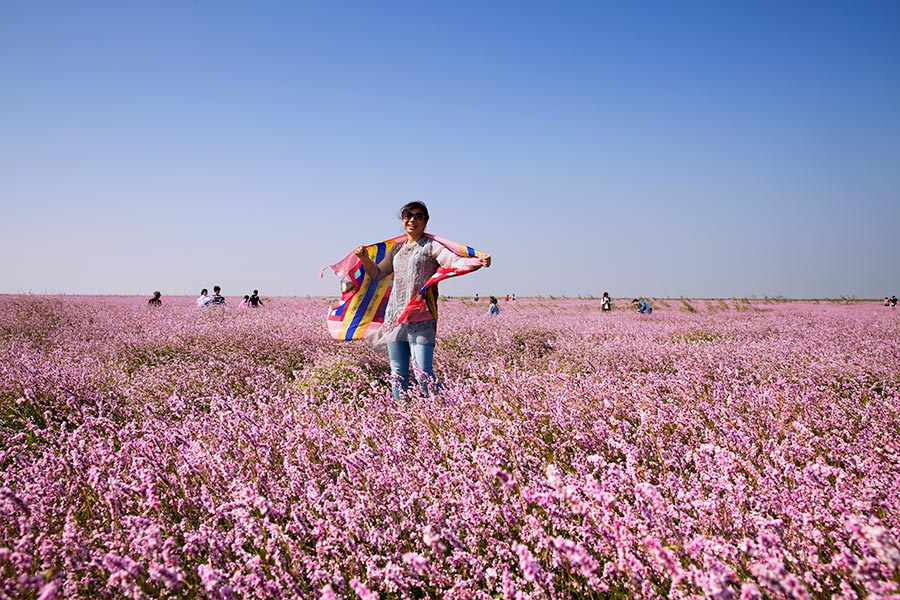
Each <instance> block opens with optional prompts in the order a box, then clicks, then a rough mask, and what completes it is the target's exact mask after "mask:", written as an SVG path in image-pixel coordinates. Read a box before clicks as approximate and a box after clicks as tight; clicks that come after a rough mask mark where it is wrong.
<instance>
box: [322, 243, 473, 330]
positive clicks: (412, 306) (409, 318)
mask: <svg viewBox="0 0 900 600" xmlns="http://www.w3.org/2000/svg"><path fill="white" fill-rule="evenodd" d="M425 236H426V237H428V238H430V239H431V240H432V243H434V242H437V243H439V244H441V245H442V246H444V247H445V248H447V249H448V250H450V251H451V252H453V253H454V254H456V255H457V256H460V257H463V258H466V259H467V260H466V261H464V266H462V267H457V268H446V267H442V266H440V265H438V269H437V271H435V273H434V275H432V276H431V277H429V278H428V281H426V282H425V285H423V286H422V287H421V288H420V289H419V291H418V292H416V295H415V296H414V297H413V299H412V300H410V302H409V304H407V305H406V308H404V310H403V312H402V313H401V314H400V317H399V318H398V319H397V323H398V324H400V323H417V322H419V321H429V320H431V319H434V320H435V321H437V298H438V286H437V284H438V282H440V281H443V280H444V279H447V278H448V277H456V276H458V275H465V274H467V273H471V272H472V271H474V270H476V269H477V268H479V267H480V266H481V258H482V257H484V256H487V255H486V254H485V253H484V252H480V251H478V250H475V249H474V248H472V247H471V246H466V245H465V244H458V243H456V242H451V241H450V240H445V239H443V238H439V237H437V236H433V235H430V234H427V233H426V234H425ZM406 239H407V238H406V235H400V236H397V237H395V238H391V239H389V240H385V241H383V242H378V243H377V244H372V245H370V246H366V251H367V252H368V254H369V258H370V259H371V260H372V262H374V263H375V264H376V265H377V264H378V263H380V262H381V261H382V259H384V257H385V256H387V255H388V254H389V253H390V252H391V250H393V248H394V247H395V246H397V245H398V244H403V243H405V242H406ZM326 268H328V267H326ZM330 268H331V270H332V271H334V274H335V275H337V276H338V277H340V279H341V284H342V286H341V289H342V290H345V291H343V293H342V294H341V300H340V302H338V303H337V304H335V305H334V306H332V307H331V310H330V311H329V312H328V333H329V334H331V337H333V338H334V339H336V340H361V339H363V338H364V337H366V336H367V335H375V334H377V333H378V332H379V331H380V330H381V326H382V324H383V323H384V312H385V309H386V308H387V303H388V298H390V295H391V288H392V287H393V281H394V276H393V275H390V276H388V277H385V278H383V279H380V280H374V279H372V278H371V277H369V276H368V275H367V274H366V271H365V269H364V268H363V266H362V261H361V260H360V259H359V257H357V256H356V254H354V253H352V252H351V253H350V254H348V255H347V257H346V258H344V259H343V260H342V261H340V262H337V263H335V264H333V265H331V266H330ZM322 271H323V273H324V271H325V269H322Z"/></svg>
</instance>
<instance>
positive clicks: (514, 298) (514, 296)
mask: <svg viewBox="0 0 900 600" xmlns="http://www.w3.org/2000/svg"><path fill="white" fill-rule="evenodd" d="M512 301H513V302H515V301H516V295H515V294H513V296H512Z"/></svg>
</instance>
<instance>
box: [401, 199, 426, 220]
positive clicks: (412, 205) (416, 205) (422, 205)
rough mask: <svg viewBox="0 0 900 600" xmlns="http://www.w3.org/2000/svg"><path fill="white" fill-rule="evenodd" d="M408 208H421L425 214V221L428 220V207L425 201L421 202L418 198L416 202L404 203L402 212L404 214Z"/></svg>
mask: <svg viewBox="0 0 900 600" xmlns="http://www.w3.org/2000/svg"><path fill="white" fill-rule="evenodd" d="M407 210H421V211H422V214H424V215H425V222H426V223H427V222H428V207H427V206H425V203H424V202H419V201H418V200H416V201H414V202H409V203H407V204H404V205H403V208H401V209H400V214H401V215H402V214H403V213H404V212H405V211H407Z"/></svg>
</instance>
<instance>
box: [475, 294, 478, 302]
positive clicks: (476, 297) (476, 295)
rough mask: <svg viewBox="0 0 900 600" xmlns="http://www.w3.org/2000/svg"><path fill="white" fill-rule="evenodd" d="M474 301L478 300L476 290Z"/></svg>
mask: <svg viewBox="0 0 900 600" xmlns="http://www.w3.org/2000/svg"><path fill="white" fill-rule="evenodd" d="M475 302H478V292H475Z"/></svg>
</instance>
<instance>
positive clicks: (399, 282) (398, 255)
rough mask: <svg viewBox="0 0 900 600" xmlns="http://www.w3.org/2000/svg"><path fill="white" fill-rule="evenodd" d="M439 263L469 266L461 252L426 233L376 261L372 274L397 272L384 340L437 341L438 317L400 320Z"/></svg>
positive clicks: (418, 342) (393, 249) (382, 276)
mask: <svg viewBox="0 0 900 600" xmlns="http://www.w3.org/2000/svg"><path fill="white" fill-rule="evenodd" d="M438 265H440V266H443V267H447V268H457V267H463V266H465V259H464V258H462V257H460V256H457V255H456V254H454V253H453V252H451V251H450V250H448V249H447V248H445V247H444V246H443V245H442V244H440V243H438V242H433V241H432V240H431V238H428V237H422V238H421V239H420V240H419V241H418V242H416V243H413V244H411V243H409V242H407V243H404V244H397V245H396V246H394V247H393V248H392V249H391V252H389V253H388V255H387V256H385V257H384V258H383V259H382V260H381V262H379V263H378V264H377V265H375V269H374V271H372V270H370V271H368V275H369V277H372V278H373V279H382V278H384V277H387V276H388V275H390V274H391V273H393V274H394V284H393V288H392V290H391V297H390V298H389V299H388V304H387V308H386V309H385V314H384V325H383V326H382V330H383V331H385V332H386V336H385V339H383V340H382V341H384V342H391V341H400V342H405V341H408V342H414V343H416V344H423V345H427V346H433V345H434V339H435V338H434V336H435V326H434V320H430V321H422V322H418V323H401V324H400V325H399V326H397V327H395V325H396V324H397V319H398V318H399V317H400V313H402V312H403V309H404V308H406V305H407V304H409V302H410V300H412V299H413V297H414V296H415V295H416V293H417V292H418V291H419V290H420V289H421V288H422V286H423V285H425V282H426V281H428V278H429V277H431V276H432V275H434V273H435V272H436V271H437V269H438Z"/></svg>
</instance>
